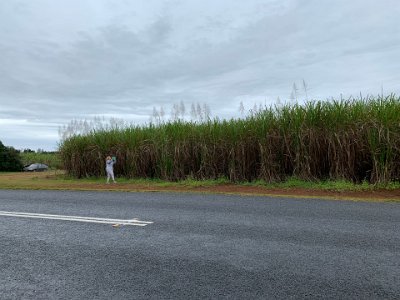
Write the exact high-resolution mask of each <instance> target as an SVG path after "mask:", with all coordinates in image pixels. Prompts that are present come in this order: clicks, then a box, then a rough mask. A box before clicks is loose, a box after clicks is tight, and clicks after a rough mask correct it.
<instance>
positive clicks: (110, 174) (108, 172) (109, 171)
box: [106, 170, 115, 182]
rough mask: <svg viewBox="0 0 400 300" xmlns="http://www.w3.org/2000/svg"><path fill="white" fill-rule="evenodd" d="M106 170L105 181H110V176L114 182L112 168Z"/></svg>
mask: <svg viewBox="0 0 400 300" xmlns="http://www.w3.org/2000/svg"><path fill="white" fill-rule="evenodd" d="M106 171H107V182H109V181H110V178H111V179H112V181H114V182H115V179H114V171H113V170H106Z"/></svg>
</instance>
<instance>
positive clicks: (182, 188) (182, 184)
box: [0, 170, 400, 202]
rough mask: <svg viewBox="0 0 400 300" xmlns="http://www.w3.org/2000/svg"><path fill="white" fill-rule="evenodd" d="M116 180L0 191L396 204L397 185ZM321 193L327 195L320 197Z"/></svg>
mask: <svg viewBox="0 0 400 300" xmlns="http://www.w3.org/2000/svg"><path fill="white" fill-rule="evenodd" d="M116 180H117V184H109V185H108V184H106V178H103V177H87V178H81V179H76V178H73V177H71V176H68V175H66V174H65V172H64V171H62V170H52V171H46V172H1V173H0V189H32V190H97V191H126V192H129V191H152V192H161V191H176V192H200V193H225V194H246V195H248V194H252V195H276V196H279V195H280V196H291V195H292V196H296V197H302V198H319V197H322V198H327V199H334V198H335V199H341V200H357V201H360V200H361V201H363V200H365V201H390V202H400V192H399V191H400V183H399V182H391V183H388V184H375V185H373V184H369V183H367V182H362V183H360V184H354V183H352V182H349V181H346V180H337V181H331V180H327V181H304V180H300V179H298V178H296V177H292V178H289V179H288V180H286V181H285V182H278V183H266V182H264V181H262V180H259V181H254V182H241V183H232V182H230V181H229V180H228V179H227V178H219V179H216V180H210V179H208V180H195V179H193V178H187V179H186V180H181V181H176V182H173V181H165V180H161V179H126V178H121V177H120V178H116ZM390 191H392V192H390ZM324 192H328V193H330V194H324ZM357 192H360V193H363V194H359V195H354V193H357ZM381 192H384V194H385V195H384V197H380V195H381V194H382V193H381ZM332 193H333V194H332ZM324 195H325V196H324ZM371 195H374V196H375V198H371ZM336 196H337V197H336ZM363 197H364V198H363ZM367 198H368V199H367Z"/></svg>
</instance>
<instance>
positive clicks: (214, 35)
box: [0, 0, 400, 150]
mask: <svg viewBox="0 0 400 300" xmlns="http://www.w3.org/2000/svg"><path fill="white" fill-rule="evenodd" d="M399 16H400V1H399V0H373V1H372V0H331V1H322V0H307V1H305V0H303V1H301V0H298V1H295V0H264V1H261V0H246V1H243V0H237V1H235V0H218V1H216V0H171V1H161V0H135V1H130V0H126V1H124V0H119V1H118V0H34V1H32V0H1V1H0V74H1V76H0V141H2V142H3V144H5V145H7V146H13V147H14V148H17V149H24V148H30V149H33V150H36V149H38V148H41V149H45V150H56V149H57V145H58V142H59V140H60V138H59V135H58V129H59V127H60V126H62V125H65V124H68V123H69V122H70V121H71V120H73V119H81V120H82V119H87V120H90V119H93V118H94V116H104V117H106V118H109V117H117V118H122V119H124V120H126V121H127V122H134V123H135V124H144V123H146V122H149V118H150V116H151V115H152V113H153V107H156V109H160V107H163V109H164V110H165V112H166V114H167V115H166V118H167V119H168V114H169V113H170V111H171V109H172V106H173V105H174V104H178V103H180V102H181V101H182V102H183V103H184V104H185V106H186V111H187V113H188V112H189V111H190V106H191V104H192V103H201V104H204V103H205V104H207V105H208V106H209V107H210V110H211V114H212V116H213V117H219V118H231V117H237V116H239V105H240V102H241V101H242V102H243V104H244V107H245V109H246V110H249V109H251V108H253V106H254V104H255V103H257V104H267V105H269V104H271V103H275V102H276V99H277V97H280V99H281V100H282V102H283V101H286V100H289V97H290V94H291V91H292V87H293V83H296V85H297V86H298V87H299V98H305V93H304V92H303V91H302V81H303V79H304V80H305V82H306V83H307V85H308V87H309V90H308V97H309V98H312V99H321V100H325V99H327V98H331V97H335V98H338V97H340V95H341V94H343V95H344V96H345V97H347V96H350V95H354V96H357V95H359V94H360V92H361V93H362V94H363V95H367V94H372V95H377V94H380V93H381V92H382V90H383V92H384V93H385V94H388V93H392V92H393V93H396V94H398V95H399V94H400V26H399V23H398V18H399Z"/></svg>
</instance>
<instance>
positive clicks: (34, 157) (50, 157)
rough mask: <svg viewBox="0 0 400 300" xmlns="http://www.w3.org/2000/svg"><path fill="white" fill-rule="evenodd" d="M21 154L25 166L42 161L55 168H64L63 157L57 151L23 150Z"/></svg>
mask: <svg viewBox="0 0 400 300" xmlns="http://www.w3.org/2000/svg"><path fill="white" fill-rule="evenodd" d="M20 156H21V160H22V164H23V165H24V166H26V165H29V164H33V163H42V164H46V165H48V166H49V168H50V169H53V170H55V169H57V170H61V169H62V161H61V157H60V155H59V153H57V152H52V153H49V152H43V153H42V152H22V153H20Z"/></svg>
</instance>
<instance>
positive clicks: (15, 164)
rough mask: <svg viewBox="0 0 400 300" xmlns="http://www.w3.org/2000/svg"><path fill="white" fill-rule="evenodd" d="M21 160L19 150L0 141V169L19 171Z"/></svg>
mask: <svg viewBox="0 0 400 300" xmlns="http://www.w3.org/2000/svg"><path fill="white" fill-rule="evenodd" d="M22 167H23V165H22V162H21V158H20V155H19V152H18V151H17V150H15V149H14V148H13V147H6V146H4V145H3V143H2V142H1V141H0V171H2V172H4V171H9V172H14V171H21V170H22Z"/></svg>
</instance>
